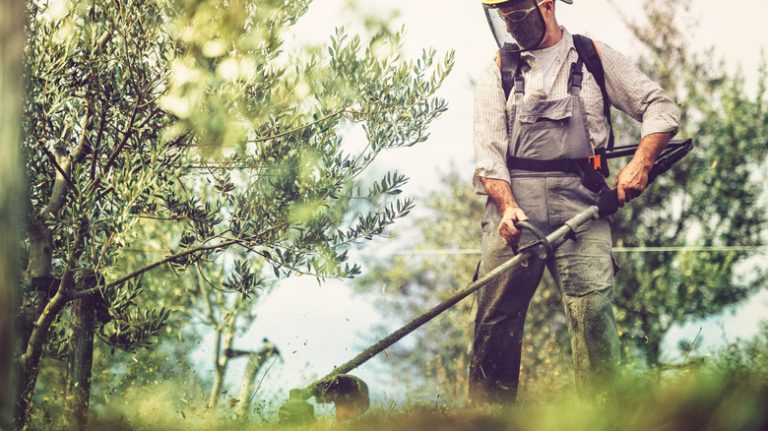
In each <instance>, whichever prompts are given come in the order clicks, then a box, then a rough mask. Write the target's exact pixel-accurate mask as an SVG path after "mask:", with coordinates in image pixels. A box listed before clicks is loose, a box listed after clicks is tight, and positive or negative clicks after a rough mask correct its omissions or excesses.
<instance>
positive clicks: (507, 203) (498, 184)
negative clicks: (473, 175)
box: [480, 177, 517, 214]
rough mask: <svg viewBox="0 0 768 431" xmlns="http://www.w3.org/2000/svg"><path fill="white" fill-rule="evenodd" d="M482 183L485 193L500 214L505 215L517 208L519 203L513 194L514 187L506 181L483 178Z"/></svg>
mask: <svg viewBox="0 0 768 431" xmlns="http://www.w3.org/2000/svg"><path fill="white" fill-rule="evenodd" d="M480 182H482V183H483V187H484V188H485V192H486V193H488V197H490V198H491V201H492V202H493V203H494V204H496V208H498V209H499V213H501V214H503V213H504V212H505V211H506V210H508V209H512V208H517V201H516V200H515V196H514V195H513V194H512V186H510V185H509V183H508V182H506V181H504V180H497V179H493V178H482V177H480Z"/></svg>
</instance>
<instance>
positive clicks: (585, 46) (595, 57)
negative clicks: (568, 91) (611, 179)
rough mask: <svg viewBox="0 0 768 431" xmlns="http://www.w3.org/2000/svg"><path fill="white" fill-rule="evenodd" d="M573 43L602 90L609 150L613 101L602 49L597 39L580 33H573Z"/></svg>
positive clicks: (611, 142) (610, 145)
mask: <svg viewBox="0 0 768 431" xmlns="http://www.w3.org/2000/svg"><path fill="white" fill-rule="evenodd" d="M573 45H574V47H575V48H576V52H577V53H578V54H579V59H580V60H583V61H584V65H585V66H587V70H588V71H589V73H591V74H592V76H594V77H595V81H597V85H598V86H599V87H600V92H601V93H602V94H603V114H604V115H605V119H606V121H608V151H611V150H613V143H614V135H613V122H612V121H611V101H610V99H609V98H608V91H607V90H606V87H605V69H604V68H603V61H602V60H601V59H600V51H598V49H597V45H596V44H595V41H593V40H592V39H590V38H588V37H586V36H582V35H580V34H574V35H573Z"/></svg>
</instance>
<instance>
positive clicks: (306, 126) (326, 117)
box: [251, 106, 349, 144]
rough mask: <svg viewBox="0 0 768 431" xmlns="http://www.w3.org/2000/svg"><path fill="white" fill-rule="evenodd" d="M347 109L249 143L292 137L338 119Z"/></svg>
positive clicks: (344, 108) (346, 107)
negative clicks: (317, 125) (316, 125)
mask: <svg viewBox="0 0 768 431" xmlns="http://www.w3.org/2000/svg"><path fill="white" fill-rule="evenodd" d="M347 109H349V106H345V107H343V108H341V109H339V110H338V111H336V112H333V113H331V114H328V115H326V116H324V117H322V118H318V119H317V120H315V121H313V122H311V123H308V124H304V125H301V126H299V127H296V128H294V129H291V130H288V131H287V132H283V133H278V134H277V135H272V136H267V137H266V138H259V139H256V140H253V141H251V143H256V144H257V143H259V142H266V141H271V140H273V139H280V138H284V137H286V136H289V135H292V134H294V133H297V132H300V131H302V130H304V129H308V128H310V127H312V126H314V125H315V124H318V123H322V122H323V121H326V120H329V119H331V118H334V117H338V116H339V115H341V114H343V113H345V112H346V111H347Z"/></svg>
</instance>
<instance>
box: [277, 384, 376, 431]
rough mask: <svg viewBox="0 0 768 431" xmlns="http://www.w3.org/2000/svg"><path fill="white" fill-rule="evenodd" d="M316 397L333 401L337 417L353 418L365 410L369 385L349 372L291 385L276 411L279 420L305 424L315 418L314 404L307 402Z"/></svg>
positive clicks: (339, 419) (337, 418)
mask: <svg viewBox="0 0 768 431" xmlns="http://www.w3.org/2000/svg"><path fill="white" fill-rule="evenodd" d="M312 397H315V400H316V401H317V402H318V403H333V404H334V407H335V409H336V420H338V421H345V420H350V419H354V418H356V417H358V416H360V415H362V414H363V413H365V412H366V411H367V410H368V407H370V398H369V395H368V385H367V384H365V382H364V381H363V380H362V379H360V378H358V377H355V376H353V375H351V374H336V375H332V376H330V377H326V378H324V379H322V380H319V381H317V382H315V383H313V384H312V385H310V386H309V387H307V388H303V389H292V390H291V391H290V392H289V396H288V402H286V403H285V404H284V405H283V406H282V407H280V410H279V411H278V417H279V419H280V423H282V424H286V425H308V424H311V423H313V422H314V421H315V408H314V407H313V406H312V404H310V403H308V402H307V400H308V399H309V398H312Z"/></svg>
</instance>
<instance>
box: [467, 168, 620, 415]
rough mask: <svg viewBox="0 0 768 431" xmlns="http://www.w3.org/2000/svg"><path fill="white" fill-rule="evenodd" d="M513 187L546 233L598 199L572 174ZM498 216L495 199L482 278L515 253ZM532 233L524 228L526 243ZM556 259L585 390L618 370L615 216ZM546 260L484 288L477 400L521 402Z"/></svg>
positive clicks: (478, 324) (489, 208)
mask: <svg viewBox="0 0 768 431" xmlns="http://www.w3.org/2000/svg"><path fill="white" fill-rule="evenodd" d="M512 190H513V193H514V194H515V198H516V200H517V201H518V204H519V205H520V206H521V208H523V210H524V211H525V212H526V215H527V216H528V217H529V218H530V219H531V222H532V223H533V224H534V225H535V226H536V227H538V228H539V230H541V231H542V232H547V233H548V232H551V231H552V230H554V229H555V228H557V227H559V226H561V225H562V223H563V222H564V221H566V220H567V219H568V218H570V217H572V216H573V215H575V214H576V213H578V212H580V211H582V210H583V209H585V208H587V206H588V205H590V204H592V203H593V202H594V200H595V199H596V194H595V193H593V192H591V191H590V190H588V189H586V188H585V187H584V186H583V185H582V184H581V182H580V180H579V179H578V178H577V177H573V176H568V175H567V174H562V175H559V176H554V177H553V176H547V177H536V176H533V177H522V178H514V177H513V178H512ZM499 221H500V214H499V212H498V209H497V208H496V205H495V204H493V202H491V201H490V199H489V200H488V202H487V203H486V208H485V215H484V217H483V221H482V228H483V235H482V247H481V248H482V257H481V263H480V272H479V274H480V275H481V276H482V275H483V274H485V273H487V272H489V271H491V270H492V269H493V268H495V267H497V266H498V265H500V264H501V263H503V262H505V261H506V260H508V259H510V258H511V257H512V256H513V251H512V249H511V248H510V247H508V246H507V245H506V244H505V242H504V240H503V239H502V238H501V237H500V236H499V233H498V225H499ZM532 239H533V237H532V236H530V234H529V233H527V232H524V233H523V238H522V240H521V242H520V244H525V243H526V242H528V241H530V240H532ZM554 265H556V269H557V271H558V273H559V276H560V279H561V282H562V292H561V294H562V301H563V308H564V310H565V315H566V320H567V322H568V332H569V335H570V339H571V350H572V355H573V368H574V371H575V376H576V384H577V388H578V389H579V390H580V391H582V390H583V389H586V387H587V385H589V384H591V383H592V382H597V381H598V379H597V378H601V379H600V380H602V378H605V377H610V376H612V375H613V374H614V373H615V372H616V370H617V365H618V362H619V356H620V354H619V340H618V335H617V331H616V323H615V319H614V316H613V310H612V306H611V287H612V283H613V276H614V264H613V259H612V257H611V230H610V223H609V221H608V220H606V219H599V220H593V221H591V222H589V223H587V224H585V225H583V226H582V227H581V228H580V229H579V230H578V232H577V234H576V240H575V241H567V242H565V243H564V244H563V245H562V246H561V247H560V248H559V249H557V251H556V253H555V259H554ZM545 266H547V265H546V263H545V262H544V261H542V260H539V259H536V258H532V259H529V263H528V265H527V267H520V266H518V267H517V268H514V269H512V270H510V271H508V272H507V273H505V274H504V275H502V276H501V277H499V278H498V279H496V280H495V281H493V282H491V283H490V284H488V285H486V286H485V287H483V288H481V289H480V290H479V291H478V294H477V295H478V297H477V298H478V310H477V317H476V320H475V336H474V343H473V352H472V359H471V362H470V376H469V380H470V382H469V392H470V394H469V395H470V399H471V400H472V401H473V402H500V403H504V402H513V401H514V400H515V398H516V395H517V388H518V380H519V375H520V355H521V347H522V341H523V329H524V324H525V315H526V312H527V310H528V305H529V303H530V300H531V298H532V297H533V294H534V292H535V291H536V288H537V286H538V284H539V282H540V280H541V277H542V275H543V272H544V268H545ZM551 270H552V268H550V271H551ZM534 348H536V346H534Z"/></svg>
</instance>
